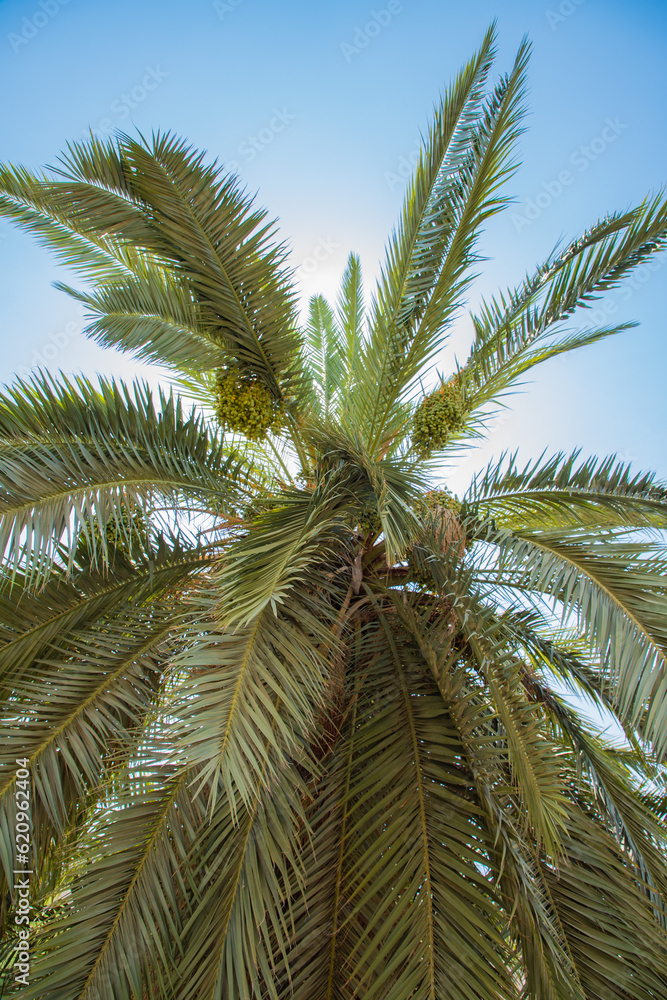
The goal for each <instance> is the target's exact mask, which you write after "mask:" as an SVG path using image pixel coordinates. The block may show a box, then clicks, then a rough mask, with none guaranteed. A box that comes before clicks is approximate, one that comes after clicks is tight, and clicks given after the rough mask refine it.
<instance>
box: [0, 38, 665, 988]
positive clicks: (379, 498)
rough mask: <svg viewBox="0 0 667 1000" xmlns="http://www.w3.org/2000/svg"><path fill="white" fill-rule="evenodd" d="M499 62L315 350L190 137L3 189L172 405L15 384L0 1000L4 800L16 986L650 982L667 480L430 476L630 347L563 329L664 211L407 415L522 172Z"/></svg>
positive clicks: (95, 332)
mask: <svg viewBox="0 0 667 1000" xmlns="http://www.w3.org/2000/svg"><path fill="white" fill-rule="evenodd" d="M493 50H494V33H493V30H492V29H491V30H490V31H489V32H488V33H487V35H486V36H485V38H484V41H483V43H482V45H481V48H480V49H479V51H478V52H477V54H476V55H475V56H474V57H473V59H472V60H471V61H470V62H469V63H468V65H467V66H465V68H464V69H463V70H462V71H461V72H460V73H459V75H458V76H457V78H456V80H455V81H454V83H453V84H452V85H451V87H450V88H449V89H448V90H447V91H446V92H445V93H444V95H443V96H442V98H441V100H440V101H439V103H438V106H437V108H436V110H435V114H434V118H433V123H432V126H431V129H430V133H429V135H428V136H427V138H426V140H425V141H424V145H423V149H422V153H421V157H420V161H419V165H418V166H417V168H416V172H415V175H414V177H413V179H412V181H411V183H410V185H409V188H408V191H407V195H406V199H405V205H404V208H403V212H402V215H401V218H400V221H399V223H398V226H397V228H396V230H395V231H394V233H393V235H392V237H391V239H390V242H389V246H388V251H387V259H386V262H385V264H384V267H383V269H382V272H381V277H380V279H379V283H378V287H377V290H376V292H375V294H374V296H373V298H372V299H371V301H370V303H369V305H368V308H367V307H366V305H365V300H364V295H363V291H362V282H361V273H360V265H359V260H358V258H357V257H355V256H351V257H350V259H349V262H348V265H347V268H346V271H345V274H344V277H343V282H342V287H341V291H340V296H339V299H338V301H337V303H336V304H335V305H334V306H332V305H330V304H329V303H328V302H327V301H325V299H324V298H322V297H320V296H317V297H315V298H313V299H312V301H311V303H310V312H309V315H308V319H307V323H306V325H305V328H303V329H301V328H300V326H299V323H298V319H297V310H296V295H295V291H294V287H293V284H292V278H291V273H290V270H289V268H288V266H287V260H286V252H285V249H284V247H283V246H282V245H281V244H279V243H278V242H277V237H276V231H275V227H274V226H273V224H271V223H269V222H267V219H266V215H265V213H264V212H263V211H260V210H258V209H257V208H255V207H254V206H253V203H252V202H251V200H250V199H249V198H248V197H247V196H246V194H245V193H244V191H243V190H242V189H241V187H240V185H239V182H238V180H237V179H236V178H235V177H233V176H230V175H228V174H226V173H225V172H224V171H223V170H222V169H221V168H219V167H217V166H216V165H215V164H213V165H206V163H205V160H204V157H203V155H201V154H199V153H196V152H195V151H193V150H192V149H191V148H190V147H189V146H188V145H187V144H185V143H184V142H183V141H181V140H179V139H177V138H175V137H173V136H171V135H156V136H154V137H153V138H152V139H151V140H150V141H147V140H144V139H141V138H140V139H134V138H131V137H128V136H119V137H118V138H117V139H115V140H113V141H110V142H106V143H100V142H98V141H97V140H95V139H92V138H91V140H90V141H89V142H87V143H82V144H75V145H71V146H69V147H68V149H67V152H66V154H65V155H64V156H63V157H62V158H61V160H60V161H59V163H58V164H57V166H56V168H55V169H51V170H50V171H49V172H48V173H45V174H43V175H36V174H33V173H31V172H29V171H28V170H25V169H23V168H12V167H9V166H7V167H2V168H0V211H1V212H2V213H4V214H5V215H7V216H9V217H11V218H12V219H14V220H15V221H16V222H17V223H18V224H19V225H20V226H22V227H23V228H25V229H27V230H28V231H30V232H32V233H34V234H35V236H36V237H37V238H38V239H39V240H41V241H42V242H43V243H45V244H46V245H47V246H49V247H51V248H52V249H54V250H55V252H56V254H57V255H58V257H59V258H60V260H61V261H62V262H63V263H65V264H67V265H69V266H70V267H71V268H73V269H74V270H75V271H76V272H78V273H79V274H80V275H81V276H83V278H85V279H86V283H85V288H84V290H81V288H79V289H74V288H67V289H66V290H67V291H68V292H69V293H70V294H71V295H73V296H75V298H77V299H78V300H80V301H81V302H82V303H83V304H84V305H85V307H86V310H87V313H88V322H87V327H86V331H87V333H88V334H89V335H90V336H92V337H94V338H95V339H96V340H97V341H98V342H99V343H100V344H102V345H105V346H114V347H119V348H121V349H123V350H125V351H128V352H130V353H131V354H132V355H133V356H134V357H136V358H139V359H143V360H148V361H152V362H155V363H157V364H159V365H161V366H163V367H166V368H167V369H168V370H169V371H170V372H171V375H172V377H173V380H174V383H175V387H176V388H174V389H172V391H171V392H169V393H167V392H160V393H158V394H157V395H156V394H155V393H153V392H152V391H151V390H150V388H149V387H148V386H146V385H143V384H134V385H125V384H123V383H120V382H116V381H112V380H105V379H99V380H98V381H97V382H91V381H90V380H88V379H85V378H82V377H80V378H70V379H67V378H65V377H60V378H58V379H54V378H51V377H49V376H47V375H46V374H38V375H35V376H34V377H33V378H32V379H30V380H26V381H19V382H16V383H15V384H14V385H13V386H12V387H9V388H7V389H6V390H5V391H4V393H3V394H2V395H1V396H0V512H1V514H2V520H1V521H0V552H2V553H3V561H2V577H1V581H2V585H1V588H0V637H1V641H2V644H3V646H2V658H1V666H0V683H1V685H2V690H3V708H2V712H3V717H2V722H1V727H2V728H1V731H2V753H1V757H0V763H1V765H2V767H1V769H0V816H1V818H2V821H1V824H0V857H1V858H2V864H3V871H4V874H3V875H2V893H3V904H2V906H3V908H2V913H1V917H2V925H3V938H2V946H1V947H2V952H1V953H0V955H1V962H2V964H3V967H4V969H5V981H6V985H5V991H6V992H5V993H3V994H2V995H3V996H4V995H7V992H8V991H10V990H13V989H14V987H15V979H16V977H17V976H20V974H21V971H22V970H21V969H20V966H19V964H18V963H15V958H16V955H17V954H19V951H18V950H17V944H18V943H19V941H20V937H19V933H20V929H21V927H22V926H23V925H22V923H21V922H18V923H17V917H18V915H20V913H21V912H22V911H21V901H20V900H21V896H20V894H19V893H17V891H16V885H15V881H16V878H17V877H19V876H16V875H15V873H16V872H17V871H19V872H20V871H21V870H22V868H21V865H22V864H23V866H24V868H25V867H26V860H27V859H26V855H25V853H24V849H23V847H22V846H21V845H20V844H19V843H18V841H17V837H16V836H15V835H14V832H13V831H14V829H15V827H14V822H15V820H16V818H17V817H18V816H19V814H20V815H23V813H24V812H26V811H27V806H28V805H29V806H30V811H31V816H32V824H33V826H32V843H31V845H30V853H29V855H28V860H29V863H28V868H29V871H30V873H31V874H30V886H31V890H30V891H31V905H32V907H33V909H32V911H31V919H32V937H31V939H30V948H31V954H32V961H31V968H30V975H29V977H27V976H25V975H24V976H23V978H22V979H21V978H19V987H20V989H19V992H18V993H17V994H16V995H17V996H20V997H22V998H25V1000H28V998H34V1000H36V998H42V1000H167V998H173V1000H219V998H221V997H226V998H229V1000H233V998H237V1000H246V998H250V997H253V996H254V997H258V998H263V1000H269V998H270V1000H288V998H290V1000H344V998H353V997H364V998H368V1000H370V998H373V1000H376V998H378V1000H379V998H384V1000H406V998H415V1000H436V998H437V1000H444V998H448V1000H529V998H532V1000H649V998H653V1000H658V998H661V997H664V996H665V995H667V933H666V928H667V909H666V905H667V869H666V867H665V859H666V855H665V847H666V834H667V828H666V825H665V819H666V815H667V806H666V805H665V802H666V800H665V785H664V770H663V766H662V760H663V758H664V755H665V752H666V751H667V659H666V658H667V583H666V581H667V576H666V575H665V571H666V570H667V559H666V555H665V550H664V534H663V533H664V530H665V528H666V527H667V487H665V486H663V485H662V484H661V483H659V482H658V481H657V480H656V478H655V477H654V476H653V475H650V474H648V475H638V474H636V473H634V472H633V471H631V470H630V469H629V468H628V467H627V466H625V465H623V464H622V463H620V462H618V461H616V459H614V458H613V457H612V458H606V459H596V458H592V459H587V460H584V459H580V458H579V457H578V455H577V454H574V455H569V456H568V455H564V454H557V455H555V456H552V457H546V456H543V457H542V458H541V459H540V460H539V461H536V462H533V463H529V464H527V465H526V466H525V467H521V466H519V465H518V463H517V461H516V459H515V458H507V457H505V458H503V459H501V460H500V462H499V463H497V464H496V463H494V464H493V465H492V466H491V467H490V468H489V469H488V470H487V471H486V472H484V473H483V474H480V475H479V476H478V477H477V478H476V479H475V480H474V481H473V483H472V484H471V486H470V489H469V491H468V492H467V494H466V495H465V496H464V497H463V498H461V499H459V498H456V497H454V496H452V495H451V493H449V492H448V490H447V489H444V488H441V489H436V488H435V487H436V485H437V479H438V470H439V469H440V468H442V462H443V459H444V457H445V456H446V454H447V452H448V451H451V450H452V449H461V448H463V447H465V446H466V444H470V443H474V441H475V439H476V438H479V436H480V435H481V434H483V433H485V421H486V417H487V416H488V414H489V412H490V407H491V408H492V407H493V405H494V404H498V402H499V401H500V400H501V398H502V397H503V396H504V395H505V394H506V393H507V392H508V391H510V390H511V388H512V386H513V385H515V384H516V382H517V380H519V379H520V378H522V377H523V375H524V373H525V372H526V371H527V370H528V369H529V368H531V367H532V366H534V365H536V364H539V363H540V362H542V361H544V360H546V359H548V358H551V357H554V356H555V355H557V354H560V353H562V352H564V351H570V350H573V349H574V348H578V347H581V346H583V345H586V344H591V343H593V342H594V341H596V340H598V339H600V338H602V337H606V336H609V335H611V334H613V333H616V332H619V331H620V330H623V329H625V328H626V326H627V324H626V325H623V326H618V327H614V328H599V327H595V328H582V327H581V325H580V324H578V323H577V324H575V325H574V326H568V325H567V324H568V322H569V321H570V318H571V317H572V316H573V314H575V312H576V311H577V310H578V309H579V308H580V307H582V306H586V304H587V303H589V302H590V300H591V299H592V298H594V297H596V296H597V295H599V294H600V293H602V292H604V291H605V290H607V289H609V288H612V287H614V286H615V285H616V284H617V283H618V282H620V281H621V280H622V279H623V278H624V276H625V275H627V274H628V273H629V272H630V271H631V270H632V269H633V268H635V267H636V266H637V265H639V264H641V263H642V262H643V261H645V260H646V259H647V258H649V257H650V256H651V255H652V254H653V253H655V252H656V251H658V250H661V249H662V248H663V247H665V245H666V244H667V200H665V198H664V197H663V196H660V197H657V198H655V199H653V200H647V201H646V202H645V203H643V204H642V205H640V206H639V207H638V208H636V209H633V210H632V211H629V212H624V213H621V214H614V215H610V216H607V217H606V218H604V219H602V220H600V221H598V222H596V223H595V224H594V225H593V226H592V227H591V228H590V229H589V230H588V231H586V232H585V233H584V235H583V236H581V237H579V238H578V239H575V240H573V241H572V242H571V243H570V244H569V245H568V246H567V247H566V248H565V249H563V248H562V247H561V248H559V249H557V250H556V251H554V253H553V254H552V255H550V256H549V257H548V259H547V260H545V261H544V262H543V263H541V264H540V265H538V266H537V267H536V268H535V270H534V271H533V272H531V273H528V274H527V275H526V277H525V278H524V279H523V281H522V282H521V283H520V284H519V285H518V286H517V287H516V288H513V289H510V290H507V291H505V292H503V293H501V294H499V295H498V296H497V297H496V298H494V299H491V300H490V301H487V302H485V303H484V304H483V305H482V307H481V308H480V310H479V312H478V314H477V315H476V316H474V317H473V322H474V341H473V344H472V347H471V349H470V354H469V357H468V358H467V360H466V361H465V363H464V364H463V365H462V366H460V367H459V368H458V369H457V370H456V371H455V372H452V373H451V375H450V376H449V377H447V378H439V379H438V380H436V383H435V386H434V388H433V390H432V391H431V392H430V393H428V394H426V395H424V394H423V390H422V389H421V381H420V377H422V376H423V375H424V373H425V372H426V371H428V370H430V369H431V366H432V365H433V363H434V360H435V358H436V357H437V355H438V352H439V351H440V350H441V348H442V346H443V344H444V342H445V340H446V338H447V336H448V332H449V331H450V329H451V327H452V324H453V323H454V321H455V320H456V318H457V317H458V316H459V315H460V312H461V309H462V308H463V307H464V305H465V301H466V293H467V291H468V289H469V285H470V283H471V281H472V279H473V277H474V276H475V268H476V267H477V264H478V261H479V258H478V256H477V250H476V246H477V239H478V236H479V233H480V230H481V227H482V226H483V224H484V222H485V221H486V220H487V219H488V218H489V217H491V216H492V215H494V214H495V213H498V212H500V211H501V210H502V209H503V208H504V207H505V206H506V204H507V199H506V198H505V197H504V196H503V195H502V193H501V187H502V184H503V182H505V181H506V180H507V179H508V178H509V177H510V176H511V175H512V172H513V170H514V167H515V165H516V160H515V149H516V141H517V138H518V136H519V135H520V134H521V130H522V125H521V123H522V116H523V110H524V109H523V103H524V88H525V73H526V66H527V60H528V46H527V45H526V44H525V43H524V44H522V46H521V47H520V49H519V52H518V54H517V57H516V61H515V63H514V65H513V67H512V69H511V71H510V72H509V73H508V74H506V75H504V76H502V77H501V78H500V79H499V80H498V82H497V83H495V84H494V85H491V84H490V83H489V74H490V70H491V64H492V59H493ZM62 287H63V288H65V287H66V286H62ZM193 398H194V400H195V401H196V405H194V404H193ZM188 399H189V400H190V402H187V400H188ZM568 692H569V694H568ZM586 700H587V701H588V702H589V704H590V705H593V706H597V707H598V708H599V709H600V710H601V711H603V712H604V713H606V714H607V716H608V717H609V718H610V719H615V720H616V721H617V723H618V725H619V726H620V727H621V728H622V730H623V731H624V733H625V741H624V742H623V743H619V744H616V745H612V744H611V743H610V742H608V741H607V740H605V739H604V738H603V737H602V736H601V735H600V734H599V732H598V731H597V730H596V729H595V728H594V727H593V726H592V724H591V723H590V722H588V721H587V717H586V709H585V702H586ZM582 706H583V707H582ZM17 768H20V770H19V771H18V776H17ZM23 768H25V770H26V771H27V772H28V773H29V782H28V780H26V779H25V778H24V777H22V776H23V775H24V770H23ZM17 810H18V812H17ZM21 983H23V985H22V986H21V985H20V984H21Z"/></svg>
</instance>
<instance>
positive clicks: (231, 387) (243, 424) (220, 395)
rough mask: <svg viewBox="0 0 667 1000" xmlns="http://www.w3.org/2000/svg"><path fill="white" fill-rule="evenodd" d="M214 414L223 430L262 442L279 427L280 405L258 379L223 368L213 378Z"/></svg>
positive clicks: (281, 409)
mask: <svg viewBox="0 0 667 1000" xmlns="http://www.w3.org/2000/svg"><path fill="white" fill-rule="evenodd" d="M215 414H216V416H217V418H218V422H219V423H220V425H221V426H222V427H225V428H226V429H227V430H230V431H235V432H237V433H238V434H243V435H245V437H247V438H248V440H249V441H262V440H263V439H264V438H265V437H266V435H267V434H268V432H269V431H272V430H277V429H278V428H279V427H280V426H281V424H282V420H283V407H282V404H281V403H280V402H279V401H278V400H276V399H274V398H273V396H272V395H271V393H270V392H269V390H268V388H267V387H266V386H265V385H264V383H263V382H261V381H260V380H259V379H258V378H254V377H253V376H247V375H240V374H239V373H238V372H230V371H225V370H224V369H223V370H221V371H220V372H219V373H218V377H217V380H216V387H215Z"/></svg>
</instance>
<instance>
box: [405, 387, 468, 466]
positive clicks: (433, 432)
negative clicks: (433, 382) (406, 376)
mask: <svg viewBox="0 0 667 1000" xmlns="http://www.w3.org/2000/svg"><path fill="white" fill-rule="evenodd" d="M465 412H466V408H465V400H464V398H463V391H462V388H461V386H460V383H459V377H458V375H454V376H452V378H450V379H448V380H447V381H446V382H445V381H443V382H442V383H441V384H440V387H439V388H438V389H436V390H435V391H434V392H432V393H430V394H429V395H428V396H424V398H423V399H422V401H421V403H420V404H419V406H418V407H417V409H416V410H415V413H414V416H413V418H412V441H413V444H414V445H415V447H416V448H417V450H418V451H419V452H420V453H421V454H422V455H426V456H427V455H430V453H431V452H432V451H437V450H438V449H440V448H444V447H445V445H446V444H447V442H448V441H449V439H450V437H451V436H452V434H453V433H454V431H457V430H459V429H460V428H461V427H462V426H463V423H464V417H465Z"/></svg>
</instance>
